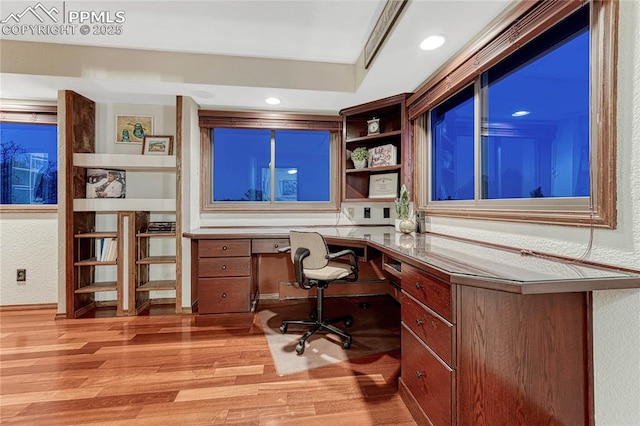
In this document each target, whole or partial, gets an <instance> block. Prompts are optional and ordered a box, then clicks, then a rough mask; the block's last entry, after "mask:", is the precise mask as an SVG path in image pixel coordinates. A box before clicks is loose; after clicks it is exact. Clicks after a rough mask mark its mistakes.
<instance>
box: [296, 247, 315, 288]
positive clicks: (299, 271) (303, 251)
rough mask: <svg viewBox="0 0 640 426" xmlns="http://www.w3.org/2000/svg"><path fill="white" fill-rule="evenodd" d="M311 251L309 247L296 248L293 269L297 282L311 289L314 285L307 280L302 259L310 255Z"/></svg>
mask: <svg viewBox="0 0 640 426" xmlns="http://www.w3.org/2000/svg"><path fill="white" fill-rule="evenodd" d="M310 254H311V252H310V251H309V249H307V248H304V247H300V248H298V250H296V253H295V254H294V255H293V269H294V271H295V273H296V282H297V283H298V284H299V285H300V287H302V288H304V289H306V290H309V289H310V288H311V287H312V286H311V285H309V283H308V282H305V277H304V271H303V269H304V268H303V266H302V261H303V260H304V259H305V258H306V257H309V255H310Z"/></svg>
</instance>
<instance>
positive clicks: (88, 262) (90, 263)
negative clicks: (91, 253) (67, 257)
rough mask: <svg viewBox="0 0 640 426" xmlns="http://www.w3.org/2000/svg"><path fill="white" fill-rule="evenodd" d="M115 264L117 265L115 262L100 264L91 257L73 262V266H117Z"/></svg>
mask: <svg viewBox="0 0 640 426" xmlns="http://www.w3.org/2000/svg"><path fill="white" fill-rule="evenodd" d="M117 264H118V261H117V260H113V261H109V262H100V261H99V260H96V258H95V257H92V258H91V259H84V260H79V261H77V262H74V263H73V266H109V265H117Z"/></svg>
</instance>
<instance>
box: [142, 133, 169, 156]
mask: <svg viewBox="0 0 640 426" xmlns="http://www.w3.org/2000/svg"><path fill="white" fill-rule="evenodd" d="M172 150H173V136H154V135H145V136H144V140H143V141H142V154H143V155H171V154H172Z"/></svg>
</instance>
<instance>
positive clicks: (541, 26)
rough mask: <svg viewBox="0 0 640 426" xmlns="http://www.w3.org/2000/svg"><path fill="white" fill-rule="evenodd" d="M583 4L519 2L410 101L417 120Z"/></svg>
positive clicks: (574, 0) (576, 1) (553, 0)
mask: <svg viewBox="0 0 640 426" xmlns="http://www.w3.org/2000/svg"><path fill="white" fill-rule="evenodd" d="M584 3H585V2H584V0H569V1H563V0H548V1H537V2H529V1H522V2H519V3H518V4H517V5H516V6H515V7H514V8H513V9H511V10H510V11H509V12H508V13H507V14H506V15H505V16H503V17H501V18H500V20H499V21H498V22H496V23H495V24H494V25H493V26H491V27H490V28H489V29H488V30H486V31H485V32H484V33H483V34H482V35H481V36H479V37H478V38H477V39H476V40H475V41H473V42H472V44H471V45H470V46H469V47H468V48H467V49H465V50H464V51H463V52H461V53H460V54H458V55H457V56H456V57H455V58H454V59H453V60H452V61H451V62H449V63H448V64H446V65H445V66H444V67H443V68H442V69H441V70H440V71H438V72H436V74H435V75H433V76H432V77H431V78H429V80H428V81H427V82H426V83H425V84H424V85H422V86H421V87H420V88H419V89H418V90H416V93H415V94H414V95H413V96H411V97H410V98H409V99H408V101H407V108H408V110H409V119H410V120H414V119H416V118H417V117H418V116H419V115H421V114H424V113H425V112H427V111H428V110H429V109H431V108H432V107H434V106H435V105H436V104H438V103H440V102H442V101H443V100H444V99H446V98H448V97H450V96H451V95H453V94H454V93H456V92H457V91H458V90H460V89H462V88H463V87H464V86H467V85H469V84H471V83H472V82H473V80H474V79H475V78H476V77H477V76H479V75H480V74H482V73H483V72H485V71H486V70H487V69H489V68H491V66H493V65H495V64H496V63H498V62H499V61H500V60H502V59H504V58H505V57H507V56H508V55H510V54H511V53H513V52H514V51H516V50H518V49H519V48H520V47H521V46H522V45H524V44H526V43H527V42H529V41H531V40H532V39H533V38H535V37H536V36H538V35H540V34H541V33H542V32H544V31H546V30H547V29H549V28H551V27H552V26H553V25H555V24H556V23H557V22H558V21H560V20H561V19H562V18H564V17H566V16H568V15H570V14H571V13H573V12H574V11H575V10H577V9H578V8H580V7H582V6H583V5H584Z"/></svg>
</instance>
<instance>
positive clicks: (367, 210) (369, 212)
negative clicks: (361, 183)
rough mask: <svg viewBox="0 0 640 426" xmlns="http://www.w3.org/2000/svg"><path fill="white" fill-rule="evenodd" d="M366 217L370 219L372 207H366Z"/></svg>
mask: <svg viewBox="0 0 640 426" xmlns="http://www.w3.org/2000/svg"><path fill="white" fill-rule="evenodd" d="M364 218H365V219H370V218H371V207H365V208H364Z"/></svg>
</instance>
